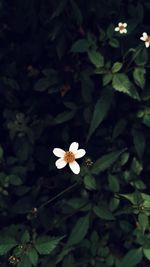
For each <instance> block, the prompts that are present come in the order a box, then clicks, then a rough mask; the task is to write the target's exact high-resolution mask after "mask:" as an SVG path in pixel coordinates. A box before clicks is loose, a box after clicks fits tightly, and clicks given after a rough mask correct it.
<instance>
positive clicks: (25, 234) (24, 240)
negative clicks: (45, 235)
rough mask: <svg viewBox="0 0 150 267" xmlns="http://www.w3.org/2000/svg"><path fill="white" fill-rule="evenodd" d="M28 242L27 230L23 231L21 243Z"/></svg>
mask: <svg viewBox="0 0 150 267" xmlns="http://www.w3.org/2000/svg"><path fill="white" fill-rule="evenodd" d="M29 241H30V234H29V232H28V231H27V230H25V231H24V233H23V235H22V237H21V242H22V243H27V242H29Z"/></svg>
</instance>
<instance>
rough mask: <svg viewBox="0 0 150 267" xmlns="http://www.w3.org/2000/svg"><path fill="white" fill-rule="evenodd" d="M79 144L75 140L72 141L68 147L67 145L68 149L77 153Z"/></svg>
mask: <svg viewBox="0 0 150 267" xmlns="http://www.w3.org/2000/svg"><path fill="white" fill-rule="evenodd" d="M78 147H79V144H78V143H77V142H73V143H72V144H71V145H70V147H69V151H71V152H72V153H74V154H75V153H77V150H78Z"/></svg>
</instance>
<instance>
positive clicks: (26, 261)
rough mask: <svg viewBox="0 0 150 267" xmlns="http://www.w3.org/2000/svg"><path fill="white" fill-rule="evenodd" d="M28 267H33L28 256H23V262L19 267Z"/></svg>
mask: <svg viewBox="0 0 150 267" xmlns="http://www.w3.org/2000/svg"><path fill="white" fill-rule="evenodd" d="M27 266H28V267H31V266H32V264H31V262H30V259H29V257H28V255H26V256H23V257H22V258H21V261H20V262H19V263H18V264H17V267H27Z"/></svg>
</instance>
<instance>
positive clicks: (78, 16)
mask: <svg viewBox="0 0 150 267" xmlns="http://www.w3.org/2000/svg"><path fill="white" fill-rule="evenodd" d="M70 3H71V6H72V9H73V14H72V16H73V17H74V18H75V20H76V23H77V25H79V26H80V25H81V24H82V14H81V10H80V8H79V6H78V5H77V3H76V2H75V1H74V0H70Z"/></svg>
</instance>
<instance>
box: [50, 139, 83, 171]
mask: <svg viewBox="0 0 150 267" xmlns="http://www.w3.org/2000/svg"><path fill="white" fill-rule="evenodd" d="M78 147H79V144H78V143H76V142H73V143H72V144H71V145H70V147H69V150H68V151H64V150H63V149H61V148H54V149H53V153H54V155H55V156H56V157H59V159H58V160H56V162H55V165H56V167H57V169H62V168H64V167H65V166H66V165H67V163H68V164H69V167H70V169H71V170H72V171H73V173H75V174H79V172H80V166H79V164H78V163H77V162H76V160H75V159H79V158H82V157H83V156H84V155H85V153H86V152H85V150H84V149H78Z"/></svg>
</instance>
